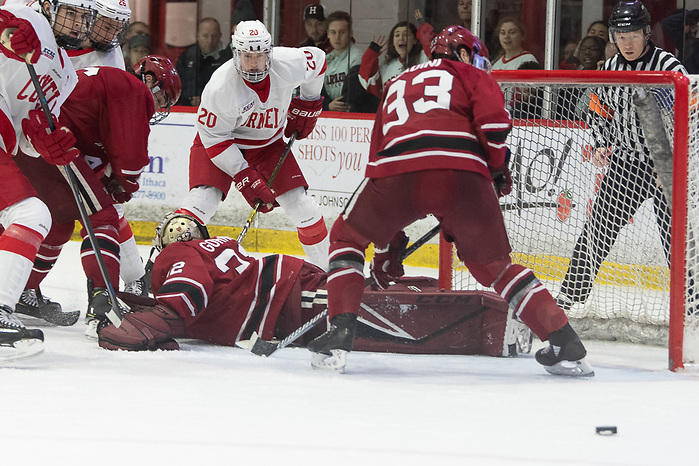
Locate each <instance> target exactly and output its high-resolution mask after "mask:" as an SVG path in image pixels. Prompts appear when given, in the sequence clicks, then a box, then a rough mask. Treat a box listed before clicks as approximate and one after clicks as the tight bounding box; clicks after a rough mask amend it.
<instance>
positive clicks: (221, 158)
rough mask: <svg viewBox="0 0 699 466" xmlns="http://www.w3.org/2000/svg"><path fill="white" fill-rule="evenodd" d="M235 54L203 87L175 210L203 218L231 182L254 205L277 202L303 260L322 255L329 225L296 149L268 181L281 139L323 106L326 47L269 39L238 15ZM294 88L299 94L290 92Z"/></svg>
mask: <svg viewBox="0 0 699 466" xmlns="http://www.w3.org/2000/svg"><path fill="white" fill-rule="evenodd" d="M232 45H233V49H234V50H233V59H232V60H229V61H228V62H226V63H224V64H223V65H221V67H220V68H219V69H218V70H216V71H215V72H214V74H213V76H212V77H211V80H210V81H209V83H208V84H207V86H206V88H205V89H204V93H203V94H202V100H201V105H200V106H199V116H198V118H197V123H196V128H197V136H196V138H195V139H194V144H193V145H192V149H191V153H190V162H189V166H190V170H189V186H190V191H189V193H188V194H187V196H186V197H185V199H184V201H183V202H182V205H181V209H180V210H179V212H182V213H186V214H188V215H191V216H193V217H195V218H196V219H197V220H199V221H200V223H202V224H207V223H208V222H209V220H210V219H211V217H212V216H213V215H214V213H215V212H216V209H217V208H218V205H219V204H220V203H221V202H222V201H223V199H224V198H225V197H226V195H227V194H228V191H229V189H230V187H231V185H232V184H235V187H236V189H238V191H240V193H241V194H242V195H243V197H244V198H245V200H246V201H247V202H248V203H249V204H250V205H251V206H255V205H256V204H257V201H258V200H260V201H262V207H261V208H260V212H263V213H264V212H270V211H271V210H272V209H274V208H275V207H276V206H281V207H282V209H284V213H285V214H286V215H287V216H288V217H289V219H290V220H291V222H292V223H293V224H294V226H296V228H297V231H298V236H299V241H300V242H301V245H302V246H303V249H304V251H305V253H306V255H307V256H308V258H309V262H312V263H314V264H316V265H318V266H320V267H321V268H326V267H327V262H328V239H327V238H328V232H327V229H326V226H325V220H324V219H323V215H322V214H321V212H320V208H319V207H318V204H317V203H316V202H315V201H314V200H313V199H312V198H311V197H310V196H309V195H307V193H306V188H307V186H308V184H307V182H306V179H305V178H304V176H303V173H302V172H301V169H300V168H299V166H298V164H297V163H296V160H295V159H294V157H287V158H286V159H285V161H284V163H283V164H282V166H281V169H280V170H279V172H278V175H277V177H276V178H275V179H274V183H273V184H272V186H271V187H270V186H267V180H268V179H269V177H270V175H271V174H272V172H273V171H274V168H275V166H276V165H277V162H278V161H279V159H280V157H281V154H282V153H283V152H284V148H285V144H284V141H283V139H282V136H284V135H286V136H287V137H290V136H291V135H292V134H293V133H294V132H296V133H297V134H298V139H303V138H305V137H307V136H308V135H309V134H310V133H311V132H312V131H313V128H314V127H315V123H316V120H317V119H318V116H319V115H320V112H321V108H322V102H323V100H322V98H321V97H320V91H321V88H322V86H323V76H324V72H325V53H324V52H323V51H322V50H320V49H318V48H315V47H304V48H301V49H296V48H287V47H274V48H273V47H272V36H271V35H270V34H269V32H268V31H267V29H266V28H265V26H264V24H262V23H261V22H259V21H241V22H240V23H239V24H238V27H237V28H236V30H235V34H234V35H233V44H232ZM297 87H298V88H300V95H299V97H298V98H294V99H292V98H291V96H292V94H293V92H294V90H295V89H296V88H297Z"/></svg>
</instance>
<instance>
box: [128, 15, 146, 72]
mask: <svg viewBox="0 0 699 466" xmlns="http://www.w3.org/2000/svg"><path fill="white" fill-rule="evenodd" d="M133 36H146V37H148V38H149V39H150V27H149V26H148V25H147V24H146V23H144V22H143V21H134V22H133V23H131V24H129V27H128V29H126V34H125V35H124V39H123V41H124V42H123V43H122V44H121V50H122V51H123V52H124V60H126V59H127V57H128V56H129V40H130V39H131V38H132V37H133ZM134 63H136V62H134Z"/></svg>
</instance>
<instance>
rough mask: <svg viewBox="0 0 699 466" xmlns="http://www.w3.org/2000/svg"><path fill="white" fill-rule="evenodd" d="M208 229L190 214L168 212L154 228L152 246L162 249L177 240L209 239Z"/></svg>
mask: <svg viewBox="0 0 699 466" xmlns="http://www.w3.org/2000/svg"><path fill="white" fill-rule="evenodd" d="M209 238H210V236H209V230H207V229H206V227H205V226H204V225H202V224H201V223H199V220H197V219H196V218H194V217H192V216H191V215H187V214H182V213H178V212H170V213H168V214H166V215H165V218H163V220H162V221H161V222H160V224H159V225H158V226H157V227H156V228H155V239H154V240H153V247H155V249H157V250H158V251H162V250H163V248H165V246H168V245H170V244H172V243H176V242H178V241H191V240H193V239H209Z"/></svg>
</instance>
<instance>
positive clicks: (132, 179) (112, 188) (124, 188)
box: [102, 175, 139, 204]
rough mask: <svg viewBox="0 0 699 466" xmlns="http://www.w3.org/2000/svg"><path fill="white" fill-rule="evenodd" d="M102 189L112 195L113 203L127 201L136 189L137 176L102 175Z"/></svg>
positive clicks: (137, 186)
mask: <svg viewBox="0 0 699 466" xmlns="http://www.w3.org/2000/svg"><path fill="white" fill-rule="evenodd" d="M102 184H103V185H104V189H105V190H106V191H107V193H109V195H110V196H112V200H113V201H114V203H115V204H124V203H126V202H129V201H130V200H131V198H132V197H133V193H135V192H136V191H138V188H139V184H138V177H136V176H126V177H122V176H114V175H113V176H111V177H106V176H104V177H102Z"/></svg>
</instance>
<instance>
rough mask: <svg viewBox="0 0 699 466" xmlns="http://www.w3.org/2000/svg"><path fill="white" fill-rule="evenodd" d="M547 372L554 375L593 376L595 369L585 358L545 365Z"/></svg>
mask: <svg viewBox="0 0 699 466" xmlns="http://www.w3.org/2000/svg"><path fill="white" fill-rule="evenodd" d="M544 369H546V372H548V373H549V374H553V375H562V376H566V377H593V376H594V375H595V371H594V370H593V369H592V366H591V365H590V363H589V362H587V361H586V360H585V358H582V359H579V360H577V361H561V362H557V363H556V364H554V365H553V366H544Z"/></svg>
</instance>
